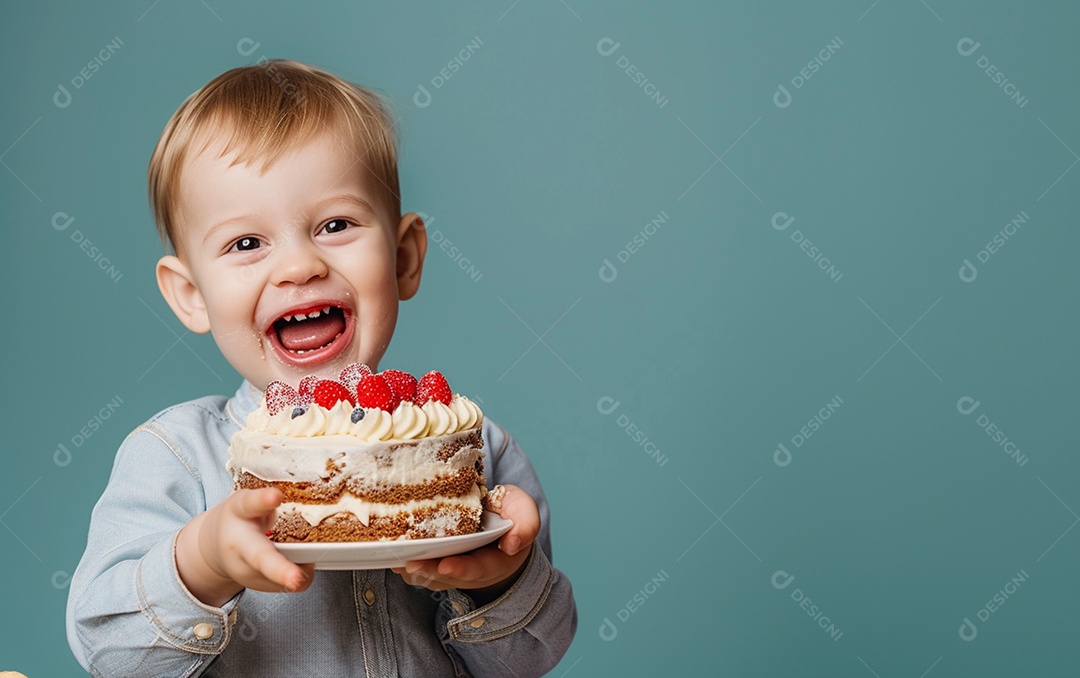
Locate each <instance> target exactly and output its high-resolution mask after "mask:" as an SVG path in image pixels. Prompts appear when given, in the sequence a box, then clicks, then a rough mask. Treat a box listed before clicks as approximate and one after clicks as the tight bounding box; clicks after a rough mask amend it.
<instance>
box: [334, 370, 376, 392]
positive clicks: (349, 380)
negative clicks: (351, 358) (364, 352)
mask: <svg viewBox="0 0 1080 678" xmlns="http://www.w3.org/2000/svg"><path fill="white" fill-rule="evenodd" d="M369 374H371V368H370V367H368V366H367V365H365V364H364V363H349V364H348V365H346V366H345V369H343V370H342V371H341V375H340V376H338V381H340V382H341V383H342V385H344V386H345V388H347V389H349V393H356V385H357V384H359V383H360V380H361V379H363V378H364V377H366V376H367V375H369Z"/></svg>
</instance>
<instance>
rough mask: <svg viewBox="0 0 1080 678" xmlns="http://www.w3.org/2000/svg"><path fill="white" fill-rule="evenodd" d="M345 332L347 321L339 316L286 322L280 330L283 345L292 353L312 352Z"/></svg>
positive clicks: (333, 315)
mask: <svg viewBox="0 0 1080 678" xmlns="http://www.w3.org/2000/svg"><path fill="white" fill-rule="evenodd" d="M344 331H345V320H344V319H343V318H342V317H341V316H340V315H337V314H330V315H321V316H319V317H318V318H311V319H308V320H299V321H286V322H285V323H282V326H281V327H279V328H278V338H279V339H280V340H281V345H282V346H284V347H285V348H287V349H289V350H290V351H311V350H314V349H317V348H320V347H322V346H326V345H327V344H329V343H330V342H331V341H333V340H334V337H336V336H337V335H339V334H341V333H342V332H344Z"/></svg>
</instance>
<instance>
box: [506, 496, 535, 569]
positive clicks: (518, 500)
mask: <svg viewBox="0 0 1080 678" xmlns="http://www.w3.org/2000/svg"><path fill="white" fill-rule="evenodd" d="M505 487H506V495H505V496H504V497H503V498H502V503H501V504H502V505H501V506H500V507H499V515H500V516H501V517H503V518H505V519H507V520H510V521H513V523H514V526H513V527H511V528H510V531H509V532H507V533H506V534H505V535H503V537H502V539H500V540H499V548H500V549H501V550H502V551H503V552H504V553H506V554H507V555H511V556H512V555H514V554H516V553H517V552H518V551H520V550H521V549H522V548H524V547H527V546H528V545H529V544H531V543H532V542H533V540H535V539H536V535H537V534H539V533H540V511H539V509H537V507H536V502H535V501H533V498H532V497H531V496H529V493H528V492H526V491H525V490H523V489H521V488H520V487H518V486H517V485H506V486H505Z"/></svg>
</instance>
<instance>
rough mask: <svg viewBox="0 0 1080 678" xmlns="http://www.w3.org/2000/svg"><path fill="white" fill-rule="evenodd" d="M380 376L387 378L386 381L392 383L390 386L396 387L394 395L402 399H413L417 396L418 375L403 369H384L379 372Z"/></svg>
mask: <svg viewBox="0 0 1080 678" xmlns="http://www.w3.org/2000/svg"><path fill="white" fill-rule="evenodd" d="M379 376H380V377H382V378H383V379H385V380H386V383H388V384H390V388H392V389H394V395H396V396H397V397H398V398H399V399H400V400H408V401H409V402H412V401H413V398H415V397H416V377H414V376H413V375H411V374H409V373H408V372H402V371H401V370H383V371H382V372H379Z"/></svg>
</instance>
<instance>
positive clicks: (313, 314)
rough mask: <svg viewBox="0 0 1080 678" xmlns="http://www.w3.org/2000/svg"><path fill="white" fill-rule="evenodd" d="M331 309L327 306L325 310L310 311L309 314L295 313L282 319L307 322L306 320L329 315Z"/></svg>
mask: <svg viewBox="0 0 1080 678" xmlns="http://www.w3.org/2000/svg"><path fill="white" fill-rule="evenodd" d="M331 308H332V307H331V306H327V307H326V308H321V309H319V310H318V311H312V312H311V313H296V314H294V315H291V316H290V315H287V316H284V317H285V320H307V319H308V318H318V317H319V316H320V315H322V314H324V313H329V312H330V309H331Z"/></svg>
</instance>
